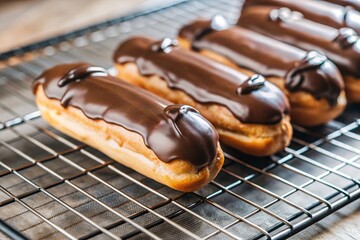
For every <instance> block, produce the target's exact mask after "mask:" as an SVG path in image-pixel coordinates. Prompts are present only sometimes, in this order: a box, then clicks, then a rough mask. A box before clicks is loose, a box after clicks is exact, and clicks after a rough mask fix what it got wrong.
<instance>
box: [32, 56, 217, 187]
mask: <svg viewBox="0 0 360 240" xmlns="http://www.w3.org/2000/svg"><path fill="white" fill-rule="evenodd" d="M33 91H34V94H35V95H36V103H37V105H38V107H39V109H40V112H41V115H42V117H43V118H44V119H45V120H46V121H47V122H48V123H49V124H50V125H52V126H53V127H55V128H56V129H58V130H60V131H62V132H64V133H65V134H67V135H69V136H71V137H73V138H75V139H77V140H79V141H82V142H84V143H86V144H88V145H90V146H92V147H94V148H96V149H98V150H100V151H102V152H103V153H105V154H106V155H108V156H109V157H111V158H113V159H114V160H116V161H118V162H120V163H122V164H124V165H126V166H128V167H130V168H132V169H134V170H136V171H138V172H140V173H142V174H144V175H145V176H147V177H150V178H152V179H154V180H156V181H158V182H160V183H163V184H165V185H168V186H169V187H172V188H174V189H176V190H180V191H186V192H188V191H194V190H197V189H199V188H200V187H202V186H203V185H204V184H206V183H208V182H209V181H211V180H212V179H213V178H214V177H215V176H216V175H217V173H218V172H219V171H220V168H221V167H222V164H223V161H224V155H223V152H222V150H221V148H220V145H219V142H218V133H217V132H216V130H215V128H214V127H213V126H212V125H211V124H210V123H209V122H208V121H207V120H206V119H205V118H203V117H202V116H201V115H200V114H199V112H198V111H197V110H195V109H194V108H192V107H190V106H186V105H174V104H172V103H170V102H168V101H166V100H164V99H161V98H159V97H157V96H155V95H153V94H151V93H148V92H146V91H144V90H143V89H141V88H138V87H136V86H133V85H130V84H128V83H127V82H124V81H121V80H120V79H116V78H115V77H112V76H110V75H109V74H108V72H107V71H106V70H105V69H103V68H101V67H96V66H92V65H90V64H87V63H73V64H63V65H58V66H55V67H53V68H50V69H48V70H46V71H44V72H43V73H42V74H41V76H39V77H38V78H37V79H36V80H35V81H34V83H33Z"/></svg>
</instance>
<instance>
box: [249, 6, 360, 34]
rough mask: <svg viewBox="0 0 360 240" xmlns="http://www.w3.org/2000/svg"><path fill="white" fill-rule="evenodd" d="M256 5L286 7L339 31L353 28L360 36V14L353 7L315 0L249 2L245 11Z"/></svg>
mask: <svg viewBox="0 0 360 240" xmlns="http://www.w3.org/2000/svg"><path fill="white" fill-rule="evenodd" d="M256 5H263V6H273V7H276V8H279V7H286V8H289V9H291V10H292V11H298V12H300V13H302V14H303V15H304V17H305V18H306V19H309V20H311V21H314V22H318V23H321V24H324V25H328V26H331V27H333V28H337V29H340V28H344V27H348V28H352V29H354V30H355V31H356V32H357V33H358V34H360V12H359V11H358V10H356V9H354V8H352V7H348V6H339V5H336V4H333V3H328V2H323V1H313V0H301V1H294V0H247V1H246V2H245V4H244V7H243V10H244V9H246V8H248V7H251V6H256Z"/></svg>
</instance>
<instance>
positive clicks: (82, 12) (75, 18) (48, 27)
mask: <svg viewBox="0 0 360 240" xmlns="http://www.w3.org/2000/svg"><path fill="white" fill-rule="evenodd" d="M169 2H175V0H75V1H73V0H11V1H8V0H0V53H1V52H5V51H9V50H11V49H14V48H17V47H20V46H24V45H27V44H30V43H33V42H37V41H41V40H45V39H47V38H49V37H53V36H56V35H60V34H64V33H67V32H71V31H73V30H76V29H79V28H82V27H86V26H89V25H92V24H95V23H98V22H101V21H104V20H109V19H112V18H115V17H117V16H120V15H124V14H128V13H131V12H135V11H139V10H142V9H147V8H149V7H151V6H155V5H159V4H165V3H169Z"/></svg>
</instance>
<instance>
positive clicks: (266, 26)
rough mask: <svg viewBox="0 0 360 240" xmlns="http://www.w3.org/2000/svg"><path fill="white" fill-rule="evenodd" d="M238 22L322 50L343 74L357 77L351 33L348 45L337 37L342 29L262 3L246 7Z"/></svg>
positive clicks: (356, 47)
mask: <svg viewBox="0 0 360 240" xmlns="http://www.w3.org/2000/svg"><path fill="white" fill-rule="evenodd" d="M294 16H295V17H294ZM238 25H239V26H242V27H245V28H248V29H250V30H253V31H256V32H258V33H261V34H264V35H266V36H268V37H271V38H274V39H277V40H280V41H282V42H286V43H288V44H292V45H295V46H298V47H300V48H302V49H306V50H317V51H321V52H324V53H325V54H326V55H327V56H328V57H329V58H330V59H331V60H332V61H333V62H334V63H335V64H336V65H337V66H338V67H339V68H340V70H341V71H342V73H343V74H345V75H352V76H355V77H360V41H358V37H356V36H352V37H351V42H352V44H351V45H350V46H348V44H345V45H344V44H342V41H338V39H341V38H343V37H339V35H342V34H343V32H344V30H342V29H340V30H338V29H335V28H332V27H328V26H325V25H322V24H319V23H316V22H313V21H309V20H307V19H305V18H299V17H298V14H296V13H294V12H293V11H290V10H289V9H288V8H280V9H273V8H271V7H264V6H254V7H249V8H246V9H245V11H243V12H242V14H241V16H240V19H239V22H238ZM345 32H346V31H345ZM355 38H356V39H357V40H355V41H354V39H355Z"/></svg>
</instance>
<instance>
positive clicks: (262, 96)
mask: <svg viewBox="0 0 360 240" xmlns="http://www.w3.org/2000/svg"><path fill="white" fill-rule="evenodd" d="M164 42H168V43H167V44H164ZM169 42H171V40H170V39H168V38H166V39H164V40H163V41H153V40H151V39H148V38H142V37H135V38H131V39H129V40H127V41H125V42H124V43H122V44H121V45H120V46H119V48H118V49H117V51H116V53H115V55H114V61H115V62H117V63H120V64H125V63H128V62H133V63H135V64H136V65H137V66H138V68H139V71H140V73H141V74H142V75H145V76H148V75H158V76H160V77H161V78H163V79H164V80H165V81H166V82H167V85H168V87H170V88H173V89H178V90H181V91H183V92H185V93H186V94H188V95H189V96H191V97H192V98H193V99H194V100H196V101H197V102H200V103H204V104H210V103H213V104H219V105H222V106H224V107H226V108H228V109H229V110H230V111H231V112H232V114H233V115H234V116H235V117H236V118H237V119H239V120H240V121H241V122H243V123H254V124H275V123H278V122H280V121H281V120H282V118H283V115H284V114H286V113H287V112H288V103H287V100H286V98H285V97H284V95H283V93H282V92H281V91H280V90H279V89H278V88H276V87H275V86H273V85H272V84H270V83H268V82H264V83H263V84H261V85H258V84H256V85H257V86H256V87H254V86H252V84H251V83H249V84H245V85H244V82H246V81H250V82H252V81H253V78H249V77H248V76H245V75H243V74H241V73H240V72H238V71H236V70H233V69H231V68H229V67H227V66H224V65H222V64H219V63H217V62H215V61H212V60H210V59H208V58H206V57H204V56H201V55H199V54H196V53H194V52H192V51H188V50H185V49H182V48H179V47H176V45H177V43H176V41H172V43H171V44H169ZM164 45H166V46H167V47H165V48H162V51H158V49H159V46H164ZM154 50H156V51H154ZM240 86H241V88H242V89H243V90H241V91H238V88H239V87H240Z"/></svg>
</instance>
